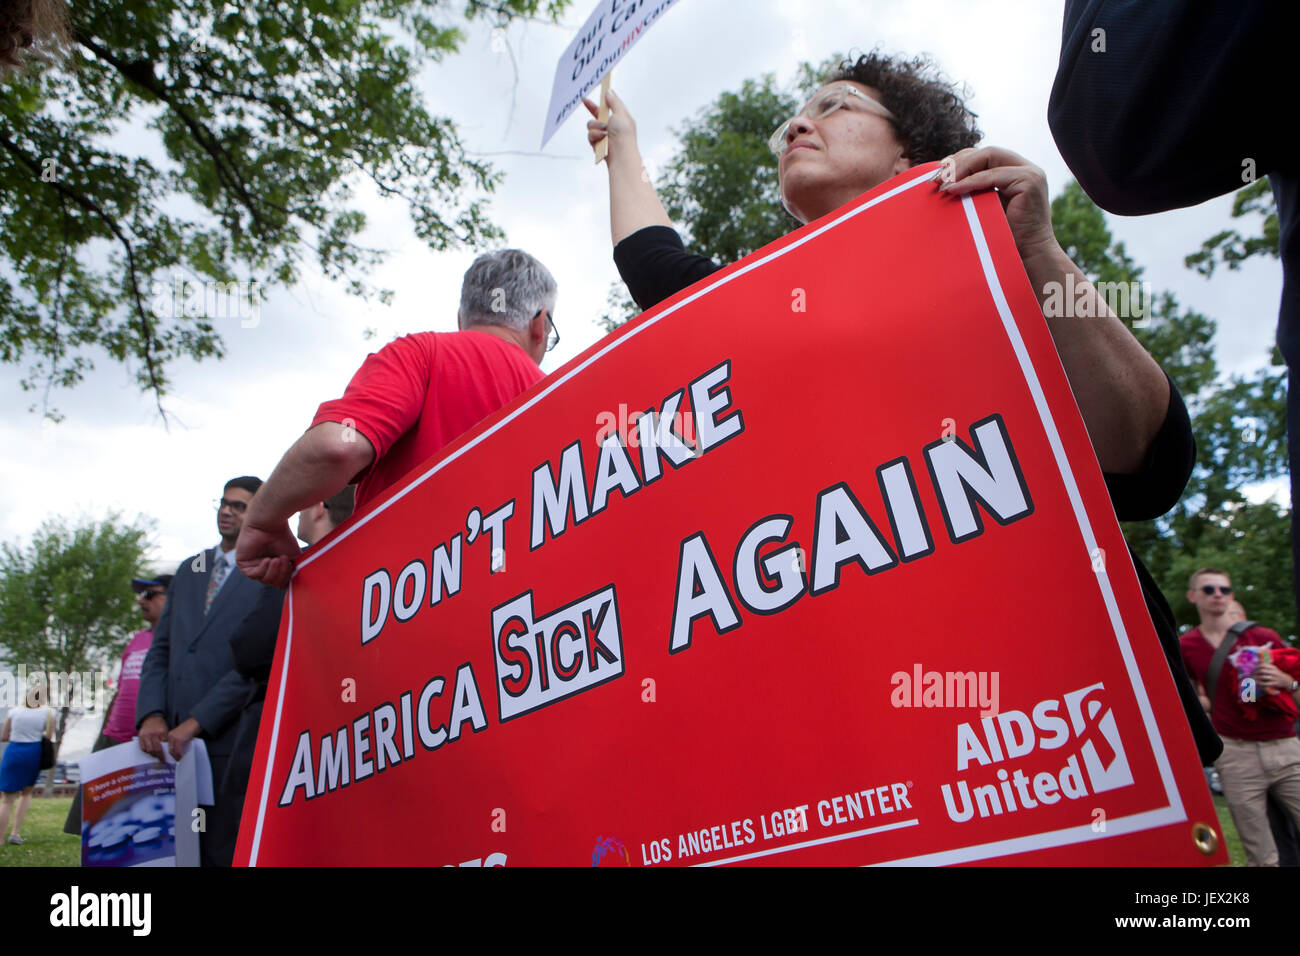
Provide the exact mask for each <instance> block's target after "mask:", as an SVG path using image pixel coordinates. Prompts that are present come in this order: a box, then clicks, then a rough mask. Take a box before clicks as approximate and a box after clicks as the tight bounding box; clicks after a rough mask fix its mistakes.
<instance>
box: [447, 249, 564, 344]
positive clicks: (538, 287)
mask: <svg viewBox="0 0 1300 956" xmlns="http://www.w3.org/2000/svg"><path fill="white" fill-rule="evenodd" d="M556 289H557V286H556V284H555V278H554V277H553V276H552V275H551V274H550V272H548V271H547V269H546V266H544V265H542V264H541V263H540V262H538V261H537V260H536V259H534V258H533V257H532V256H530V255H529V254H528V253H526V252H524V251H523V250H522V249H499V250H497V251H496V252H489V253H486V254H484V255H481V256H479V257H478V258H477V259H475V260H474V264H473V265H471V266H470V267H469V270H468V271H467V272H466V273H465V281H464V283H463V284H462V285H461V287H460V314H461V318H462V319H463V320H464V323H465V326H466V328H468V327H470V326H472V325H504V326H507V327H508V328H512V329H516V330H519V331H523V330H525V329H527V328H528V323H529V322H530V321H532V318H533V316H535V315H537V313H538V311H540V310H542V309H546V310H547V311H548V312H549V311H554V309H555V293H556Z"/></svg>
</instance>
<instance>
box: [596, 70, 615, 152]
mask: <svg viewBox="0 0 1300 956" xmlns="http://www.w3.org/2000/svg"><path fill="white" fill-rule="evenodd" d="M613 72H614V71H613V70H610V71H609V73H606V74H605V78H604V79H602V80H601V81H600V115H599V116H597V117H596V118H597V119H599V120H600V121H601V122H602V123H605V122H608V120H609V78H610V75H611V74H612V73H613ZM608 155H609V133H606V134H605V138H604V139H602V140H601V141H600V142H599V143H597V144H596V164H597V165H599V164H600V163H601V161H602V160H604V158H605V157H606V156H608Z"/></svg>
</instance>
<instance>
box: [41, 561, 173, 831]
mask: <svg viewBox="0 0 1300 956" xmlns="http://www.w3.org/2000/svg"><path fill="white" fill-rule="evenodd" d="M171 580H172V576H171V575H170V574H160V575H158V576H157V577H152V578H132V580H131V590H133V591H135V595H136V597H135V601H136V603H137V604H138V605H140V611H141V612H142V613H143V614H144V619H145V620H146V621H148V622H149V626H148V627H146V628H144V629H143V630H139V631H136V632H135V633H134V634H133V635H131V640H129V641H127V644H126V649H125V650H123V651H122V671H121V673H120V674H119V675H118V678H117V692H116V693H115V694H114V695H113V701H112V703H110V704H109V705H108V716H107V717H105V718H104V727H103V729H102V730H101V731H100V732H99V739H98V740H96V741H95V746H94V747H92V748H91V750H92V752H93V751H96V750H103V749H104V748H105V747H112V746H114V745H116V744H124V743H127V742H128V741H130V740H131V739H133V738H134V737H135V698H136V694H137V693H138V691H139V690H140V668H142V667H143V666H144V658H145V655H146V654H148V653H149V646H150V645H151V644H152V643H153V629H154V626H155V625H157V623H158V619H159V618H160V617H162V612H163V606H164V605H165V604H166V603H167V586H168V585H169V584H171ZM63 832H64V833H80V832H81V791H80V790H78V791H77V795H76V796H75V797H74V798H73V800H72V807H71V808H70V809H69V810H68V819H67V820H66V821H65V822H64V824H63Z"/></svg>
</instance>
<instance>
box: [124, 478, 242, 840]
mask: <svg viewBox="0 0 1300 956" xmlns="http://www.w3.org/2000/svg"><path fill="white" fill-rule="evenodd" d="M261 485H262V481H261V479H259V478H253V477H249V476H245V477H242V478H232V479H231V480H230V481H228V482H226V486H225V488H224V489H223V491H222V496H221V500H220V501H219V502H218V503H217V529H218V530H219V531H220V532H221V541H220V543H219V544H218V545H217V547H215V548H210V549H209V550H207V551H203V552H200V553H199V554H197V555H195V556H194V557H192V558H188V559H186V560H185V561H183V562H181V566H180V567H179V568H177V569H176V575H175V577H174V578H173V579H172V582H171V587H170V588H169V589H168V591H167V604H166V606H165V607H164V608H163V612H162V617H161V618H160V619H159V621H158V626H157V627H156V628H154V636H153V644H152V645H151V646H150V648H149V655H148V656H147V657H146V658H145V661H144V669H143V670H142V671H141V673H140V693H139V696H138V697H137V699H136V710H135V714H136V717H135V719H136V726H137V729H138V731H139V736H140V749H141V750H143V751H144V752H145V753H147V754H151V755H152V756H154V757H157V758H159V759H162V755H163V747H164V746H167V747H169V748H170V749H171V753H172V756H174V757H176V758H180V757H181V756H182V755H183V754H184V752H185V749H186V747H187V746H188V744H189V742H190V741H191V740H193V739H194V738H195V737H202V738H203V741H204V743H205V745H206V746H207V749H208V758H209V760H210V761H211V763H212V779H213V781H214V783H219V782H220V781H221V780H222V779H223V777H224V776H225V773H226V764H227V762H228V761H229V759H230V754H231V751H232V749H233V747H234V738H235V731H236V729H237V728H238V724H239V721H238V719H237V718H238V717H239V711H240V709H241V708H242V706H243V703H244V700H245V699H246V698H247V696H248V690H249V684H248V681H247V679H245V678H244V677H243V676H241V675H240V674H239V672H238V671H236V670H235V660H234V655H233V654H232V652H231V649H230V636H231V634H232V633H233V632H234V629H235V627H236V625H238V624H239V622H240V621H242V620H243V619H244V617H245V615H247V614H248V612H249V611H251V610H252V609H253V606H254V604H255V603H256V602H257V596H258V593H259V592H260V591H261V586H260V585H259V584H257V582H255V581H250V580H249V579H248V578H246V577H244V575H243V573H241V572H240V570H239V569H238V568H237V567H235V542H236V541H238V540H239V529H240V528H241V527H242V526H243V523H244V512H245V510H246V509H247V508H248V502H249V501H251V500H252V498H253V495H254V494H255V493H256V492H257V489H258V488H260V487H261ZM206 813H207V819H206V820H205V821H204V827H203V829H202V830H201V831H200V837H199V844H200V849H201V855H202V861H203V865H204V866H229V865H230V862H231V856H232V852H233V847H229V846H217V845H216V844H215V842H214V841H213V840H212V839H210V838H209V837H208V833H209V832H213V833H216V832H221V831H222V830H223V829H224V828H223V827H220V826H218V825H217V824H218V823H219V821H220V814H221V813H222V806H221V805H220V801H218V804H217V805H215V806H212V807H210V808H208V809H207V810H206ZM179 822H180V821H178V823H179Z"/></svg>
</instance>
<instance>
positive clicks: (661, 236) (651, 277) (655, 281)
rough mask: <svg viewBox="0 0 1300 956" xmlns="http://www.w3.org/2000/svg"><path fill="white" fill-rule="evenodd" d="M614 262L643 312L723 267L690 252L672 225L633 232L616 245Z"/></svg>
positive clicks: (633, 299)
mask: <svg viewBox="0 0 1300 956" xmlns="http://www.w3.org/2000/svg"><path fill="white" fill-rule="evenodd" d="M614 265H616V266H618V274H619V275H620V276H622V277H623V283H624V284H625V285H626V286H627V290H628V292H630V293H631V294H632V301H634V302H635V303H636V304H637V305H638V306H639V307H640V308H641V310H642V311H644V310H646V309H650V308H653V307H654V306H656V305H658V304H659V303H660V302H662V301H663V300H664V299H666V298H668V297H669V296H671V295H675V294H676V293H678V292H680V291H682V289H685V288H686V287H687V286H688V285H693V284H694V283H696V282H699V281H700V280H701V279H703V278H706V277H707V276H710V275H712V274H713V273H715V272H717V271H718V269H720V268H721V266H719V265H718V264H717V263H715V262H714V261H713V260H712V259H706V258H705V257H704V256H697V255H695V254H694V253H691V252H687V251H686V247H685V246H683V245H682V237H681V236H679V235H678V234H677V230H675V229H673V228H671V227H669V226H646V227H645V228H644V229H639V230H637V231H636V232H634V233H632V235H630V236H628V237H627V238H626V239H624V240H623V241H622V242H620V243H619V244H618V245H616V246H615V247H614Z"/></svg>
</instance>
